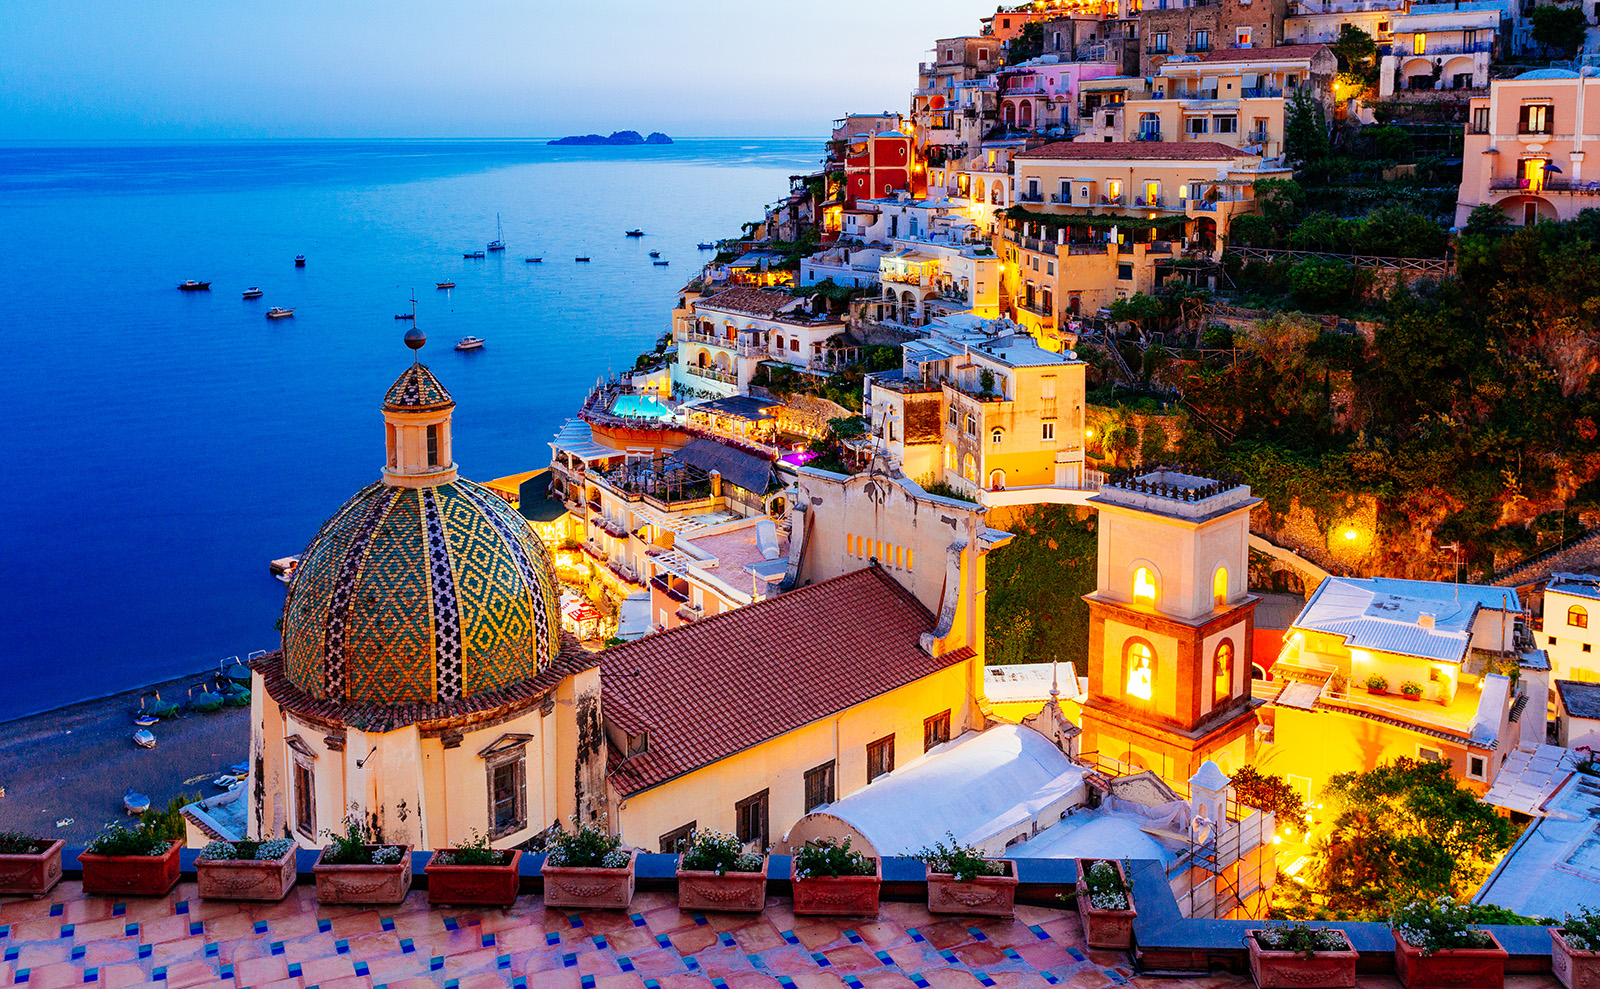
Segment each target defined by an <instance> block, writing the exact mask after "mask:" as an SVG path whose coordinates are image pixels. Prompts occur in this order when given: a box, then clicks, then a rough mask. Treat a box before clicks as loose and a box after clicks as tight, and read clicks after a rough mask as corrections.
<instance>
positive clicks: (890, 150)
mask: <svg viewBox="0 0 1600 989" xmlns="http://www.w3.org/2000/svg"><path fill="white" fill-rule="evenodd" d="M844 174H845V184H844V192H843V196H842V198H843V206H844V212H845V214H846V215H847V216H848V214H849V211H850V210H851V209H853V208H854V207H855V205H856V204H857V203H858V202H860V201H861V200H863V199H876V198H878V197H880V196H888V195H892V194H893V193H896V192H901V191H910V192H912V193H914V194H921V192H922V191H925V190H926V187H927V175H926V173H925V172H924V171H922V165H921V163H920V162H919V161H918V160H917V155H916V139H915V138H913V137H912V136H911V135H910V134H902V133H900V132H899V131H891V130H883V131H878V132H877V133H872V134H865V133H864V134H854V135H851V136H850V138H849V139H848V140H847V141H846V146H845V159H844Z"/></svg>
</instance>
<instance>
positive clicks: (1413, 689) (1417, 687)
mask: <svg viewBox="0 0 1600 989" xmlns="http://www.w3.org/2000/svg"><path fill="white" fill-rule="evenodd" d="M1400 696H1401V697H1404V698H1405V699H1406V700H1408V701H1420V700H1422V684H1420V683H1418V682H1417V681H1415V680H1407V681H1406V682H1405V683H1402V684H1401V685H1400Z"/></svg>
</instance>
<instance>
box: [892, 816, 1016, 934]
mask: <svg viewBox="0 0 1600 989" xmlns="http://www.w3.org/2000/svg"><path fill="white" fill-rule="evenodd" d="M945 835H946V837H948V838H949V839H950V844H948V845H946V844H945V843H944V842H942V841H937V842H934V843H933V845H932V846H931V847H924V848H923V849H922V850H921V851H919V852H916V853H914V854H913V855H912V856H911V857H912V858H916V859H921V860H922V862H923V864H924V865H926V866H927V867H928V912H929V913H959V914H976V915H978V916H983V917H1010V916H1012V915H1013V914H1014V913H1015V912H1016V904H1017V867H1016V863H1014V862H1011V861H1010V860H1008V859H991V858H985V857H983V855H982V854H980V853H979V852H978V849H977V848H976V847H974V846H972V845H963V844H961V843H960V842H958V841H956V836H955V835H954V834H953V833H951V832H948V831H947V832H945Z"/></svg>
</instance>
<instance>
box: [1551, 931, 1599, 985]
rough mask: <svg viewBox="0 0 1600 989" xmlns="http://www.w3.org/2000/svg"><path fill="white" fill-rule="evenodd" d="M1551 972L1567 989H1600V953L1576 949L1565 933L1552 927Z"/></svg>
mask: <svg viewBox="0 0 1600 989" xmlns="http://www.w3.org/2000/svg"><path fill="white" fill-rule="evenodd" d="M1550 971H1552V972H1554V973H1555V976H1556V978H1558V979H1560V980H1561V984H1562V985H1564V986H1566V987H1567V989H1600V951H1584V950H1582V949H1581V948H1574V947H1573V946H1572V944H1571V942H1569V941H1568V940H1567V938H1566V932H1565V931H1563V930H1561V929H1560V928H1559V927H1552V928H1550Z"/></svg>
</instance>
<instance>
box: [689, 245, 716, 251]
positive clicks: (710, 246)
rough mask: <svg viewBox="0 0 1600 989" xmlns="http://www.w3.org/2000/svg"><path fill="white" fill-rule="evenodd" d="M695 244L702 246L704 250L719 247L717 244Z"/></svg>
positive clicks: (712, 249)
mask: <svg viewBox="0 0 1600 989" xmlns="http://www.w3.org/2000/svg"><path fill="white" fill-rule="evenodd" d="M694 246H696V247H698V248H700V249H701V250H702V251H714V250H716V249H717V245H715V244H696V245H694Z"/></svg>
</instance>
